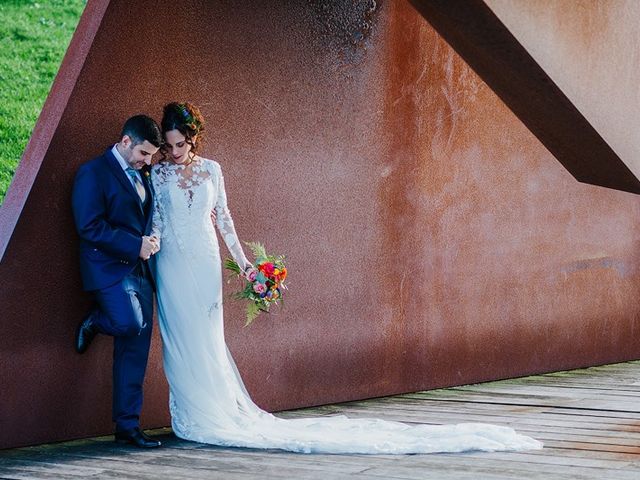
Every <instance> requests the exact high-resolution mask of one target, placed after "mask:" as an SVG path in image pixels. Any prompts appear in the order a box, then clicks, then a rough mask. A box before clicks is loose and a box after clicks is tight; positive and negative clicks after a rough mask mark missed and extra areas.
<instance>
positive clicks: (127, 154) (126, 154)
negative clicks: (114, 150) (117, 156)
mask: <svg viewBox="0 0 640 480" xmlns="http://www.w3.org/2000/svg"><path fill="white" fill-rule="evenodd" d="M133 149H134V147H133V146H130V147H129V148H127V149H126V150H125V151H124V152H122V158H124V160H125V162H127V164H129V166H131V168H135V169H136V170H140V169H141V168H142V167H144V166H145V163H144V160H141V161H138V162H136V161H132V160H131V159H132V158H133Z"/></svg>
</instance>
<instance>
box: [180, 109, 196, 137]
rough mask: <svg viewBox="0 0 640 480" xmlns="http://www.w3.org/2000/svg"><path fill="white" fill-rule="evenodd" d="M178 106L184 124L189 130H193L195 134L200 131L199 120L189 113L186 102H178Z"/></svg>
mask: <svg viewBox="0 0 640 480" xmlns="http://www.w3.org/2000/svg"><path fill="white" fill-rule="evenodd" d="M178 107H179V108H180V114H181V115H182V118H183V119H184V123H185V126H186V127H188V128H189V129H190V130H193V131H194V132H196V134H197V133H198V132H199V131H200V127H201V125H200V122H199V121H198V120H197V119H196V118H195V117H194V116H193V115H191V113H190V112H189V109H188V108H187V105H186V104H184V103H180V104H179V105H178Z"/></svg>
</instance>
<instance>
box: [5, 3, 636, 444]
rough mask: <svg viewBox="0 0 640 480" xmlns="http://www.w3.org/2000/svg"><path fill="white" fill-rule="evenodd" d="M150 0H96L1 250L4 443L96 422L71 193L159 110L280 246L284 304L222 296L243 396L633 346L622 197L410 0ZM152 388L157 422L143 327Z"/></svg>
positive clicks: (265, 236) (156, 390)
mask: <svg viewBox="0 0 640 480" xmlns="http://www.w3.org/2000/svg"><path fill="white" fill-rule="evenodd" d="M158 3H159V2H152V1H151V0H148V1H147V0H144V1H143V0H140V1H137V2H126V1H125V0H113V1H111V2H110V3H109V5H108V8H107V10H106V13H105V15H104V18H103V20H102V23H101V24H100V28H99V30H98V32H97V34H96V37H95V40H94V42H93V45H92V47H91V49H90V52H89V54H88V56H87V59H86V62H85V64H84V67H83V69H82V71H81V72H80V75H79V77H78V81H77V83H76V84H75V85H74V86H73V87H72V88H73V92H72V94H71V96H70V99H69V101H68V103H67V104H66V107H65V108H64V111H63V113H62V117H61V119H60V123H59V125H58V127H57V129H56V131H55V135H54V136H53V138H52V140H51V143H50V144H49V146H48V148H47V150H46V155H45V156H44V158H43V161H42V166H41V167H40V169H39V172H38V175H37V177H36V178H35V182H34V184H33V188H32V189H31V191H30V192H29V195H28V198H27V199H26V203H25V206H24V209H23V212H22V215H21V217H20V219H19V221H18V223H17V226H16V228H15V230H14V232H13V234H12V236H11V240H10V243H9V245H8V247H7V250H6V253H5V255H4V257H3V258H2V263H1V264H0V278H2V284H0V303H1V304H2V322H1V323H0V365H1V368H0V382H1V384H2V385H3V393H2V395H1V396H0V424H1V425H2V428H1V429H0V432H1V433H0V447H8V446H13V445H23V444H28V443H37V442H44V441H50V440H60V439H66V438H75V437H81V436H88V435H95V434H105V433H109V432H110V430H111V423H110V388H111V387H110V382H111V368H110V364H111V342H110V340H109V339H108V338H106V337H104V338H99V339H98V340H97V341H96V343H95V344H94V345H92V347H91V349H90V350H89V351H88V352H87V353H86V354H85V355H83V356H79V355H76V354H75V353H74V352H73V349H72V338H73V330H74V328H75V326H76V324H77V322H78V321H79V319H80V317H81V315H82V314H83V312H84V311H85V309H86V308H87V306H88V305H89V298H88V297H87V296H86V295H84V294H82V293H81V292H80V282H79V273H78V266H77V263H76V246H77V240H76V237H75V233H74V230H73V225H72V220H71V216H70V205H69V195H70V187H71V182H72V179H73V175H74V173H75V171H76V170H77V168H78V166H79V165H80V164H81V163H82V162H84V161H86V160H87V159H88V158H90V157H92V156H93V155H96V154H98V153H100V152H101V151H102V149H103V148H104V147H106V146H107V145H109V144H110V142H113V141H115V140H116V137H117V133H118V131H119V128H120V125H121V123H122V121H123V119H125V118H126V117H127V116H129V115H131V114H134V113H138V112H147V113H150V114H152V115H155V116H159V115H160V112H161V107H162V105H163V104H164V103H165V102H167V101H170V100H175V99H178V100H182V99H189V100H191V101H193V102H194V103H196V104H199V105H201V106H202V108H203V111H204V113H205V116H206V118H207V119H208V120H209V123H208V125H207V127H208V128H207V136H208V141H207V146H206V149H205V153H206V155H207V156H209V157H211V158H216V159H217V160H218V161H219V162H220V163H221V164H222V167H223V170H224V172H225V177H226V184H227V189H228V196H229V201H230V205H231V208H232V213H233V214H234V219H235V222H236V227H237V229H238V232H239V234H240V236H241V238H242V239H243V240H261V241H263V242H265V243H266V246H267V247H268V249H269V250H270V251H274V252H280V253H285V254H286V255H287V259H288V266H289V269H290V273H291V277H290V291H289V292H288V299H287V305H286V308H285V309H283V310H281V311H280V312H279V313H278V314H277V315H272V316H269V317H266V318H263V319H260V320H259V321H258V322H256V323H255V324H254V325H253V326H252V327H250V328H242V308H241V306H240V305H238V304H235V303H233V302H228V303H227V304H225V314H226V317H225V318H226V335H227V339H228V342H229V345H230V348H231V350H232V352H233V354H234V356H235V358H236V360H237V363H238V366H239V369H240V371H241V373H242V375H243V378H244V380H245V382H246V384H247V388H248V389H249V391H250V392H251V394H252V395H253V397H254V398H255V400H256V402H257V403H258V404H259V405H261V406H263V407H265V408H267V409H270V410H278V409H286V408H293V407H299V406H304V405H314V404H323V403H328V402H337V401H343V400H351V399H358V398H365V397H373V396H381V395H389V394H394V393H399V392H407V391H415V390H420V389H428V388H434V387H440V386H446V385H457V384H465V383H470V382H477V381H482V380H489V379H496V378H505V377H512V376H519V375H525V374H529V373H536V372H543V371H551V370H560V369H566V368H571V367H578V366H584V365H591V364H599V363H607V362H612V361H617V360H624V359H629V358H637V357H638V353H639V350H640V347H638V346H637V342H635V338H634V333H635V331H636V330H637V328H638V325H637V322H638V306H637V302H636V300H635V293H636V292H637V291H638V285H639V283H638V282H639V280H640V278H639V276H638V268H637V266H638V258H637V255H638V253H637V252H638V248H637V246H638V240H639V238H640V232H639V231H638V227H637V222H636V218H637V217H638V213H639V212H638V210H639V206H640V205H639V203H638V198H637V197H636V196H634V195H631V194H628V193H623V192H618V191H614V190H608V189H604V188H599V187H593V186H589V185H584V184H580V183H578V182H576V181H575V180H574V178H573V177H572V176H571V175H569V173H567V172H566V171H565V170H564V169H563V168H562V166H561V165H560V164H559V163H558V162H557V161H556V160H555V159H554V157H553V156H551V155H550V154H549V153H548V151H547V150H546V149H545V148H544V147H543V146H542V145H541V144H540V143H539V142H538V140H537V139H536V138H535V137H534V136H533V135H532V134H531V133H530V132H529V131H528V130H527V129H526V128H525V127H524V125H523V124H522V123H521V122H520V121H519V120H518V119H517V118H516V117H515V116H514V115H513V114H512V113H511V112H510V111H509V110H508V109H507V108H506V107H505V106H504V105H503V104H502V103H501V101H500V100H499V99H498V98H497V97H496V95H495V94H493V93H492V92H491V90H490V89H489V88H488V87H487V86H486V85H485V84H484V83H483V82H482V81H481V80H480V79H479V78H478V76H477V75H476V74H475V73H473V71H471V70H470V69H469V68H468V67H467V66H466V65H465V64H464V62H463V61H462V60H461V59H460V58H459V57H458V56H457V55H456V54H455V53H454V52H453V51H452V49H451V48H450V47H449V46H448V45H447V44H446V43H445V42H444V41H443V40H442V39H441V38H440V37H439V36H438V35H437V34H436V33H435V32H434V30H433V29H432V28H431V27H430V26H429V25H428V24H427V23H426V22H425V21H424V19H423V18H422V17H421V16H420V15H419V14H418V13H417V12H416V11H415V10H414V9H413V8H412V7H411V6H410V5H409V4H408V3H405V2H403V1H399V0H398V1H392V0H389V1H385V2H378V3H377V4H374V3H373V2H366V1H364V2H361V3H357V4H354V3H353V2H346V1H345V2H307V1H302V0H299V1H295V2H291V1H287V2H284V1H281V2H247V1H246V0H243V1H234V2H209V1H204V0H203V1H200V2H198V1H189V2H184V5H183V8H182V9H181V10H179V11H178V10H176V8H175V7H174V6H170V5H168V3H167V4H164V3H163V4H162V5H160V6H159V5H158ZM90 5H95V2H90ZM141 19H142V20H144V21H141ZM71 53H72V54H73V51H72V52H71ZM45 121H46V119H45ZM3 208H4V207H3ZM3 228H4V227H3ZM194 241H196V240H195V239H194ZM145 393H146V396H145V407H144V418H143V423H144V426H145V427H153V426H160V425H167V424H168V413H167V388H166V384H165V380H164V377H163V373H162V369H161V359H160V350H159V341H158V338H157V336H156V338H155V339H154V344H153V348H152V355H151V363H150V368H149V373H148V381H147V385H146V390H145Z"/></svg>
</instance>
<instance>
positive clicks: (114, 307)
mask: <svg viewBox="0 0 640 480" xmlns="http://www.w3.org/2000/svg"><path fill="white" fill-rule="evenodd" d="M146 270H147V269H146V268H145V269H141V268H136V270H135V271H134V273H131V274H129V275H127V276H126V277H125V278H124V279H123V280H122V281H121V282H119V283H117V284H115V285H112V286H111V287H108V288H103V289H101V290H96V291H94V292H93V293H94V295H95V299H96V302H97V304H98V305H97V308H96V309H95V310H94V311H93V312H92V316H93V319H94V322H95V325H96V326H97V327H98V330H99V332H100V333H103V334H105V335H111V336H113V421H114V422H115V423H116V431H123V430H130V429H132V428H135V427H138V426H139V420H140V410H141V409H142V382H143V381H144V374H145V371H146V369H147V360H148V358H149V346H150V344H151V330H152V325H153V287H152V286H151V282H150V281H149V278H148V273H147V274H146V275H145V271H146Z"/></svg>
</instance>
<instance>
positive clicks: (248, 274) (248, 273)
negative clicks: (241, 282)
mask: <svg viewBox="0 0 640 480" xmlns="http://www.w3.org/2000/svg"><path fill="white" fill-rule="evenodd" d="M256 275H258V271H257V270H256V269H255V268H253V265H251V264H249V265H247V266H246V267H244V271H243V272H242V276H243V277H244V278H246V279H247V280H248V281H250V282H253V281H254V280H255V279H256Z"/></svg>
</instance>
